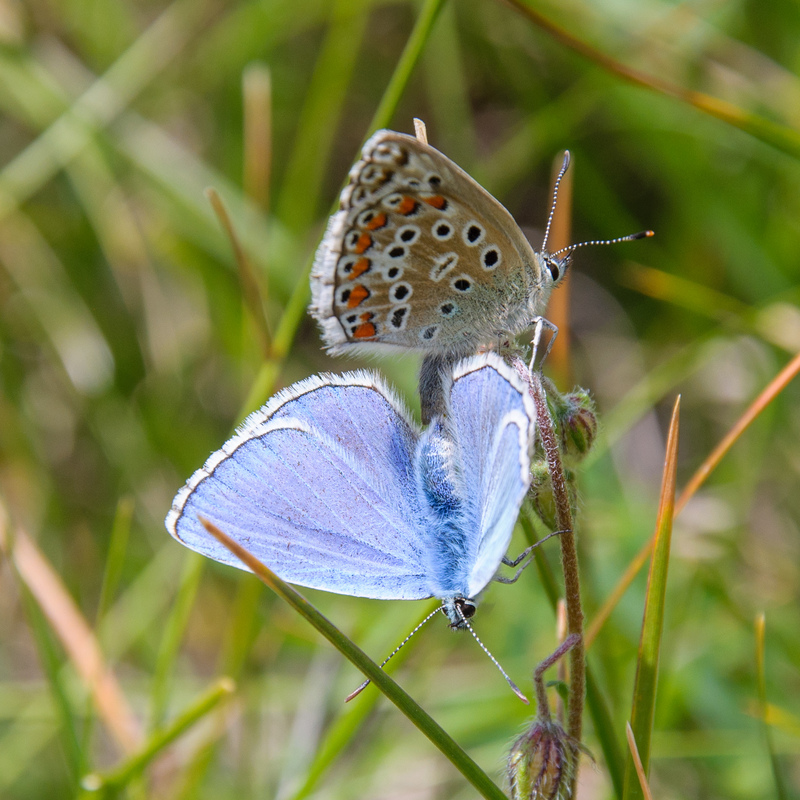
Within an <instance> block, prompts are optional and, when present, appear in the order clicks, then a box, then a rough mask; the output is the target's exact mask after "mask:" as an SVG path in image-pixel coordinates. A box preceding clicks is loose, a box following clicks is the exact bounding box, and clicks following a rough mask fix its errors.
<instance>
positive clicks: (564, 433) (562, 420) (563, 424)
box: [547, 387, 597, 466]
mask: <svg viewBox="0 0 800 800" xmlns="http://www.w3.org/2000/svg"><path fill="white" fill-rule="evenodd" d="M547 399H548V401H549V405H550V412H551V414H552V415H553V422H554V424H555V428H556V431H557V434H558V437H559V440H560V441H559V443H560V445H561V458H562V460H563V461H564V465H565V466H575V465H577V464H579V463H580V462H581V461H582V460H583V459H584V457H585V456H586V454H587V453H588V452H589V451H590V450H591V449H592V445H593V444H594V442H595V439H597V408H596V406H595V404H594V400H592V398H591V395H590V394H589V392H587V391H586V390H585V389H580V388H578V389H575V390H574V391H572V392H570V393H569V394H564V395H562V394H559V393H558V392H555V391H553V390H552V388H551V387H548V392H547Z"/></svg>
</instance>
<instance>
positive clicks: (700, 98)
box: [506, 0, 800, 158]
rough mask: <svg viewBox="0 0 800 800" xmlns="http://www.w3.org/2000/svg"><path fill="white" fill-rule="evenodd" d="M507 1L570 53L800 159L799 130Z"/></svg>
mask: <svg viewBox="0 0 800 800" xmlns="http://www.w3.org/2000/svg"><path fill="white" fill-rule="evenodd" d="M506 2H508V4H509V5H511V6H513V7H514V8H515V9H517V11H519V12H520V13H521V14H522V15H523V16H524V17H527V18H528V19H529V20H530V21H531V22H533V23H534V24H535V25H537V26H538V27H540V28H542V29H543V30H546V31H547V32H548V33H550V34H551V35H552V36H553V38H555V39H557V40H558V41H559V42H561V44H563V45H564V46H565V47H569V48H570V50H573V51H574V52H576V53H578V54H579V55H582V56H583V57H584V58H587V59H589V61H591V62H592V63H594V64H597V65H598V66H600V67H602V68H603V69H605V70H607V71H608V72H610V73H612V74H614V75H617V76H619V77H620V78H622V79H623V80H626V81H628V82H629V83H632V84H634V85H635V86H641V87H642V88H644V89H650V90H651V91H654V92H658V93H659V94H663V95H666V96H667V97H674V98H675V99H677V100H681V101H682V102H684V103H686V104H687V105H690V106H693V107H694V108H696V109H697V110H698V111H702V112H703V113H705V114H708V115H709V116H711V117H716V118H717V119H719V120H722V121H723V122H727V123H728V124H729V125H731V126H733V127H734V128H738V129H739V130H742V131H744V132H745V133H749V134H750V135H751V136H754V137H755V138H757V139H760V140H761V141H762V142H766V143H767V144H770V145H772V146H773V147H775V148H777V149H778V150H782V151H783V152H784V153H788V154H789V155H790V156H794V157H795V158H800V131H797V130H795V129H794V128H790V127H788V126H786V125H780V124H778V123H776V122H772V121H771V120H768V119H765V118H764V117H759V116H757V115H756V114H751V113H749V112H747V111H744V110H743V109H741V108H739V107H738V106H735V105H733V103H729V102H727V101H725V100H720V99H719V98H718V97H712V96H711V95H708V94H704V93H703V92H695V91H692V90H691V89H684V88H683V87H682V86H678V85H677V84H673V83H669V81H665V80H664V79H663V78H658V77H656V76H655V75H651V74H648V73H646V72H643V71H641V70H638V69H634V68H633V67H629V66H627V65H626V64H623V63H622V62H621V61H617V60H616V59H615V58H612V57H611V56H609V55H607V54H606V53H604V52H602V51H600V50H597V49H596V48H594V47H592V46H591V45H589V44H586V42H584V41H582V40H581V39H578V38H577V37H576V36H573V35H572V34H571V33H569V32H568V31H567V30H565V29H564V28H561V27H560V26H558V25H556V24H555V23H554V22H552V21H551V20H549V19H547V18H546V17H544V16H542V15H541V14H539V12H538V11H535V10H534V9H532V8H531V7H530V6H528V5H527V4H526V3H524V2H522V0H506Z"/></svg>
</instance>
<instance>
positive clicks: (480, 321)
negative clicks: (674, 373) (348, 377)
mask: <svg viewBox="0 0 800 800" xmlns="http://www.w3.org/2000/svg"><path fill="white" fill-rule="evenodd" d="M567 164H568V159H567V158H565V162H564V167H563V169H562V175H563V172H564V171H566V168H567ZM545 242H546V237H545ZM561 252H562V253H563V255H561V256H560V257H559V253H555V254H548V253H547V252H546V250H545V249H544V246H543V248H542V250H541V251H540V252H537V251H535V250H534V249H533V248H532V247H531V245H530V244H529V243H528V240H527V239H526V238H525V236H524V234H523V233H522V231H521V230H520V228H519V226H518V225H517V223H516V222H515V221H514V218H513V217H512V216H511V214H509V212H508V211H507V210H506V209H505V208H504V207H503V206H502V205H501V204H500V203H499V202H498V201H497V200H495V198H494V197H492V196H491V195H490V194H489V193H488V192H487V191H486V190H485V189H483V188H482V187H481V186H480V185H478V183H476V181H474V180H473V179H472V178H471V177H470V176H469V175H468V174H467V173H466V172H464V170H462V169H461V168H460V167H458V166H457V165H456V164H454V163H453V162H452V161H451V160H450V159H449V158H447V156H445V155H443V154H442V153H440V152H439V151H438V150H436V149H435V148H433V147H431V146H430V145H428V144H426V143H424V142H422V141H420V140H419V139H416V138H414V137H413V136H407V135H405V134H402V133H396V132H394V131H388V130H382V131H378V132H377V133H376V134H374V135H373V136H372V137H371V138H370V139H369V141H367V143H366V144H365V145H364V148H363V151H362V154H361V160H360V161H358V162H357V163H356V164H355V166H353V168H352V169H351V170H350V181H349V183H348V185H347V186H346V187H345V189H344V190H343V191H342V193H341V196H340V200H339V211H338V212H337V213H336V214H334V215H333V216H332V217H331V219H330V221H329V224H328V228H327V231H326V233H325V236H324V238H323V240H322V243H321V244H320V246H319V249H318V250H317V253H316V256H315V259H314V266H313V269H312V274H311V292H312V301H311V306H310V313H311V314H312V316H313V317H314V318H315V319H316V320H317V321H318V322H319V324H320V327H321V329H322V338H323V340H324V342H325V345H326V347H327V349H328V350H329V352H331V353H332V354H333V355H339V354H342V353H354V352H364V353H374V352H380V351H391V350H400V351H407V350H409V349H412V350H421V351H424V352H425V353H427V354H439V355H446V356H448V357H449V358H450V360H451V361H452V360H454V359H456V358H459V357H463V356H466V355H468V354H471V353H475V352H477V351H478V349H479V348H480V347H482V346H492V345H494V344H496V343H498V342H504V341H507V340H510V339H511V338H512V337H513V336H514V335H516V334H518V333H520V332H522V331H523V330H525V329H526V328H529V327H530V326H531V325H532V323H533V322H534V320H535V319H536V318H537V317H538V316H540V315H541V314H542V312H543V311H544V309H545V307H546V305H547V301H548V298H549V296H550V292H551V291H552V289H553V287H554V286H555V285H556V284H557V283H558V282H559V281H560V280H561V278H562V277H563V275H564V273H565V271H566V269H567V266H568V263H569V259H570V255H571V249H567V250H566V252H564V251H561Z"/></svg>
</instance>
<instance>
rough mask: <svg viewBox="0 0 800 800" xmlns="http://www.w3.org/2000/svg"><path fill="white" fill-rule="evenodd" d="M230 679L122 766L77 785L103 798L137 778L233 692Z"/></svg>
mask: <svg viewBox="0 0 800 800" xmlns="http://www.w3.org/2000/svg"><path fill="white" fill-rule="evenodd" d="M235 688H236V687H235V685H234V683H233V681H232V680H231V679H230V678H220V679H219V680H218V681H216V683H214V684H213V685H212V686H211V688H209V689H208V690H207V691H206V692H204V693H203V694H202V695H201V696H200V697H199V698H198V699H197V700H196V701H195V702H194V703H192V705H191V706H189V708H187V709H186V711H184V712H183V713H182V714H180V715H179V716H178V717H176V719H175V720H174V721H173V722H172V723H171V724H170V725H169V726H167V727H166V728H164V729H163V730H159V731H156V733H155V734H153V736H151V737H150V739H149V740H148V741H147V742H145V744H144V745H143V746H142V747H141V749H139V750H138V751H137V752H135V753H134V754H133V755H132V756H131V757H130V758H129V759H128V760H127V761H125V763H124V764H121V765H120V766H119V767H117V768H116V769H114V770H112V771H111V772H107V773H96V772H95V773H92V774H90V775H86V776H84V778H83V780H82V781H81V785H82V787H83V789H85V790H86V791H87V792H100V793H102V794H103V795H108V794H110V795H112V796H113V795H114V794H115V793H117V792H119V791H120V790H121V789H122V788H123V787H124V786H125V785H126V784H127V783H129V782H130V781H131V780H132V779H133V778H135V777H136V776H138V775H139V774H140V773H141V772H142V770H143V769H144V768H145V767H146V766H147V765H148V764H150V763H151V762H152V761H153V759H154V758H155V757H156V756H157V755H158V754H159V753H160V752H161V751H162V750H164V748H166V747H167V746H168V745H170V744H172V742H174V741H175V740H176V739H177V738H178V737H179V736H180V735H181V734H182V733H183V732H184V731H185V730H187V729H188V728H190V727H191V726H192V725H194V724H195V723H196V722H197V721H198V720H201V719H202V718H203V717H204V716H205V715H206V714H208V713H209V712H210V711H212V710H213V709H214V708H216V706H218V705H219V703H221V702H222V701H223V700H225V699H226V698H228V697H229V696H230V695H231V694H233V691H234V689H235Z"/></svg>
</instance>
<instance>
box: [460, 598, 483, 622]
mask: <svg viewBox="0 0 800 800" xmlns="http://www.w3.org/2000/svg"><path fill="white" fill-rule="evenodd" d="M456 605H457V606H458V610H459V611H460V612H461V615H462V616H463V617H464V619H470V617H474V616H475V611H476V610H477V608H478V607H477V606H476V605H475V603H473V602H472V600H468V599H467V598H466V597H457V598H456Z"/></svg>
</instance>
